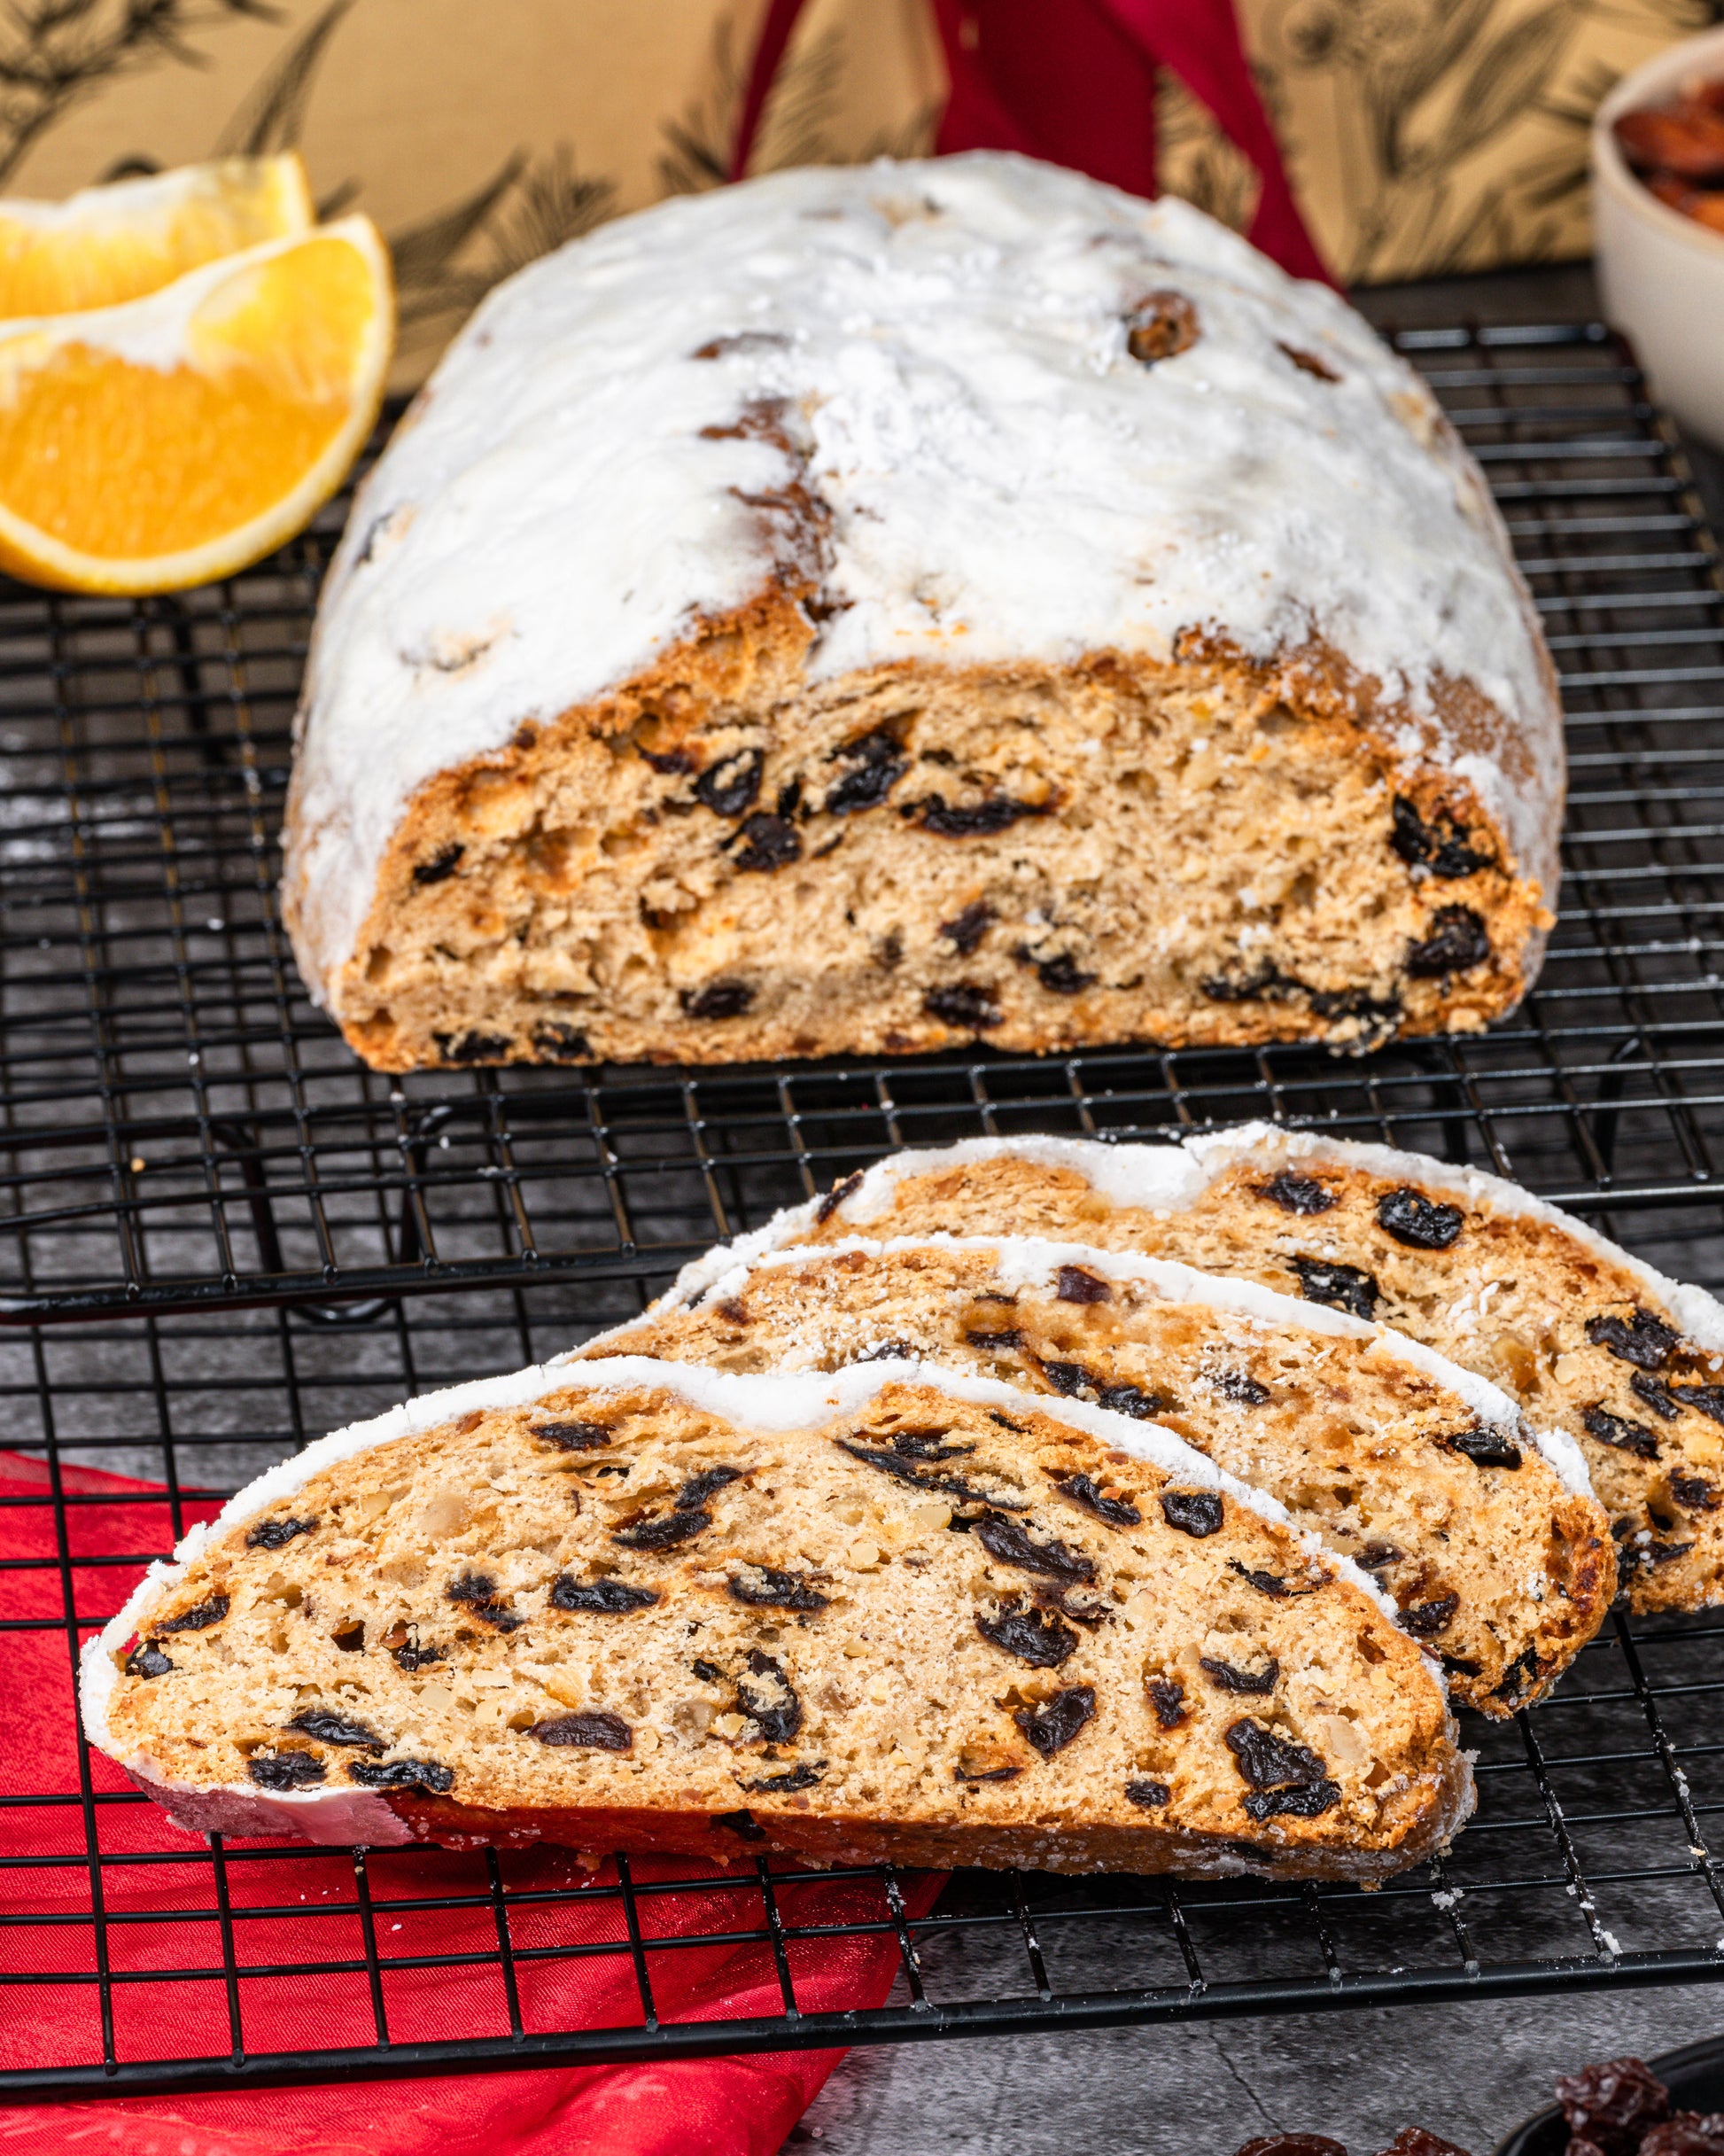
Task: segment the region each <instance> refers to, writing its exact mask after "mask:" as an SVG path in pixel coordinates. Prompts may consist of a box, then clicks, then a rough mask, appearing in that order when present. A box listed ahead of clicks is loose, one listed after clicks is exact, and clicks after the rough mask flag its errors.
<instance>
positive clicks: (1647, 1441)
mask: <svg viewBox="0 0 1724 2156" xmlns="http://www.w3.org/2000/svg"><path fill="white" fill-rule="evenodd" d="M1580 1421H1581V1424H1582V1426H1583V1427H1584V1428H1585V1430H1586V1433H1587V1435H1588V1437H1593V1438H1596V1440H1597V1441H1598V1443H1599V1444H1608V1445H1613V1446H1614V1447H1615V1449H1616V1450H1617V1451H1618V1452H1632V1453H1633V1454H1634V1456H1635V1459H1657V1458H1658V1439H1657V1437H1656V1436H1653V1434H1652V1432H1651V1431H1650V1430H1649V1429H1648V1428H1647V1427H1646V1425H1645V1424H1644V1423H1643V1422H1630V1421H1629V1420H1627V1418H1626V1417H1625V1416H1622V1415H1612V1414H1611V1413H1607V1412H1606V1410H1605V1409H1604V1408H1602V1407H1583V1408H1582V1409H1581V1410H1580Z"/></svg>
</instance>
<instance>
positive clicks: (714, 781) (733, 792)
mask: <svg viewBox="0 0 1724 2156" xmlns="http://www.w3.org/2000/svg"><path fill="white" fill-rule="evenodd" d="M765 768H766V758H765V752H764V751H762V750H759V749H742V750H739V751H736V752H735V753H734V754H732V755H730V756H726V757H723V758H721V759H719V761H718V763H716V764H714V765H713V766H712V767H711V770H708V771H703V772H702V774H701V775H700V776H699V778H697V779H696V780H695V800H697V801H698V802H700V803H701V805H702V806H703V807H705V808H710V809H711V811H712V813H713V814H714V815H715V816H740V815H741V814H742V813H743V811H744V810H745V809H749V808H752V807H753V806H754V804H755V800H756V798H757V796H758V794H759V792H760V774H761V773H762V772H763V771H765Z"/></svg>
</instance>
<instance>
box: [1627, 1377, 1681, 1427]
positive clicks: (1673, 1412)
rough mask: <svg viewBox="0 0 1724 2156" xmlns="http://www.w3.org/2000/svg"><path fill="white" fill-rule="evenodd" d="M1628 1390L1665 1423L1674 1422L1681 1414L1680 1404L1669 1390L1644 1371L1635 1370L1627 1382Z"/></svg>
mask: <svg viewBox="0 0 1724 2156" xmlns="http://www.w3.org/2000/svg"><path fill="white" fill-rule="evenodd" d="M1628 1389H1629V1391H1630V1392H1632V1393H1633V1394H1634V1396H1635V1398H1636V1399H1637V1400H1643V1401H1644V1402H1645V1403H1646V1405H1647V1406H1649V1407H1650V1409H1651V1410H1652V1413H1654V1414H1655V1415H1660V1416H1662V1417H1663V1419H1664V1420H1665V1421H1666V1422H1674V1420H1676V1418H1677V1416H1678V1415H1680V1414H1681V1412H1682V1410H1681V1402H1680V1401H1678V1400H1677V1399H1676V1397H1674V1394H1672V1393H1671V1392H1670V1390H1669V1389H1667V1388H1666V1386H1663V1385H1661V1384H1659V1382H1658V1379H1657V1378H1655V1377H1649V1376H1648V1375H1647V1374H1646V1373H1645V1371H1644V1370H1636V1371H1635V1374H1634V1375H1633V1376H1632V1377H1631V1378H1630V1379H1629V1380H1628Z"/></svg>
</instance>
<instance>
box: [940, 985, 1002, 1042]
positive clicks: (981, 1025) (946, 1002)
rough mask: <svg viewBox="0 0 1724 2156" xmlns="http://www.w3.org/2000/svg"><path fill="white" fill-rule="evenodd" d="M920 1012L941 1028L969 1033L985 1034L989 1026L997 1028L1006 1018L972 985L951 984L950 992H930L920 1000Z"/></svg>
mask: <svg viewBox="0 0 1724 2156" xmlns="http://www.w3.org/2000/svg"><path fill="white" fill-rule="evenodd" d="M922 1008H923V1010H924V1011H925V1012H926V1013H927V1014H928V1016H929V1017H930V1018H937V1019H938V1020H939V1021H940V1023H941V1024H942V1025H955V1026H959V1027H961V1028H962V1029H963V1030H964V1031H966V1032H970V1033H985V1032H986V1031H988V1029H989V1027H990V1026H994V1025H998V1024H999V1022H1000V1020H1001V1018H1002V1017H1003V1016H1004V1015H1005V1014H1004V1013H1003V1012H1002V1011H1001V1009H1000V1008H999V1005H998V1003H996V1002H995V1000H994V999H993V997H992V995H991V994H990V992H989V991H988V990H987V989H985V988H982V987H979V986H978V985H976V984H975V982H974V981H954V982H953V983H952V985H951V986H950V987H949V988H930V989H929V990H928V993H927V994H926V995H925V996H924V997H923V998H922Z"/></svg>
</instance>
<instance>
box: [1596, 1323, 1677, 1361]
mask: <svg viewBox="0 0 1724 2156" xmlns="http://www.w3.org/2000/svg"><path fill="white" fill-rule="evenodd" d="M1587 1338H1588V1340H1589V1341H1590V1342H1591V1343H1592V1344H1593V1346H1594V1347H1596V1348H1608V1349H1609V1350H1610V1351H1611V1354H1612V1355H1614V1356H1615V1357H1616V1358H1618V1359H1619V1361H1621V1362H1625V1363H1634V1364H1635V1365H1636V1366H1638V1367H1639V1368H1640V1369H1642V1370H1660V1369H1662V1368H1663V1367H1664V1366H1665V1364H1666V1362H1667V1361H1668V1360H1669V1358H1670V1350H1672V1348H1674V1346H1675V1345H1676V1344H1677V1343H1678V1342H1679V1341H1680V1340H1681V1334H1680V1333H1678V1332H1676V1331H1675V1330H1674V1328H1673V1327H1670V1326H1667V1325H1666V1323H1665V1321H1664V1319H1662V1318H1658V1317H1655V1316H1654V1315H1653V1313H1652V1312H1650V1310H1639V1309H1636V1310H1635V1313H1634V1315H1633V1316H1632V1317H1631V1318H1627V1319H1623V1318H1588V1319H1587Z"/></svg>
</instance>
